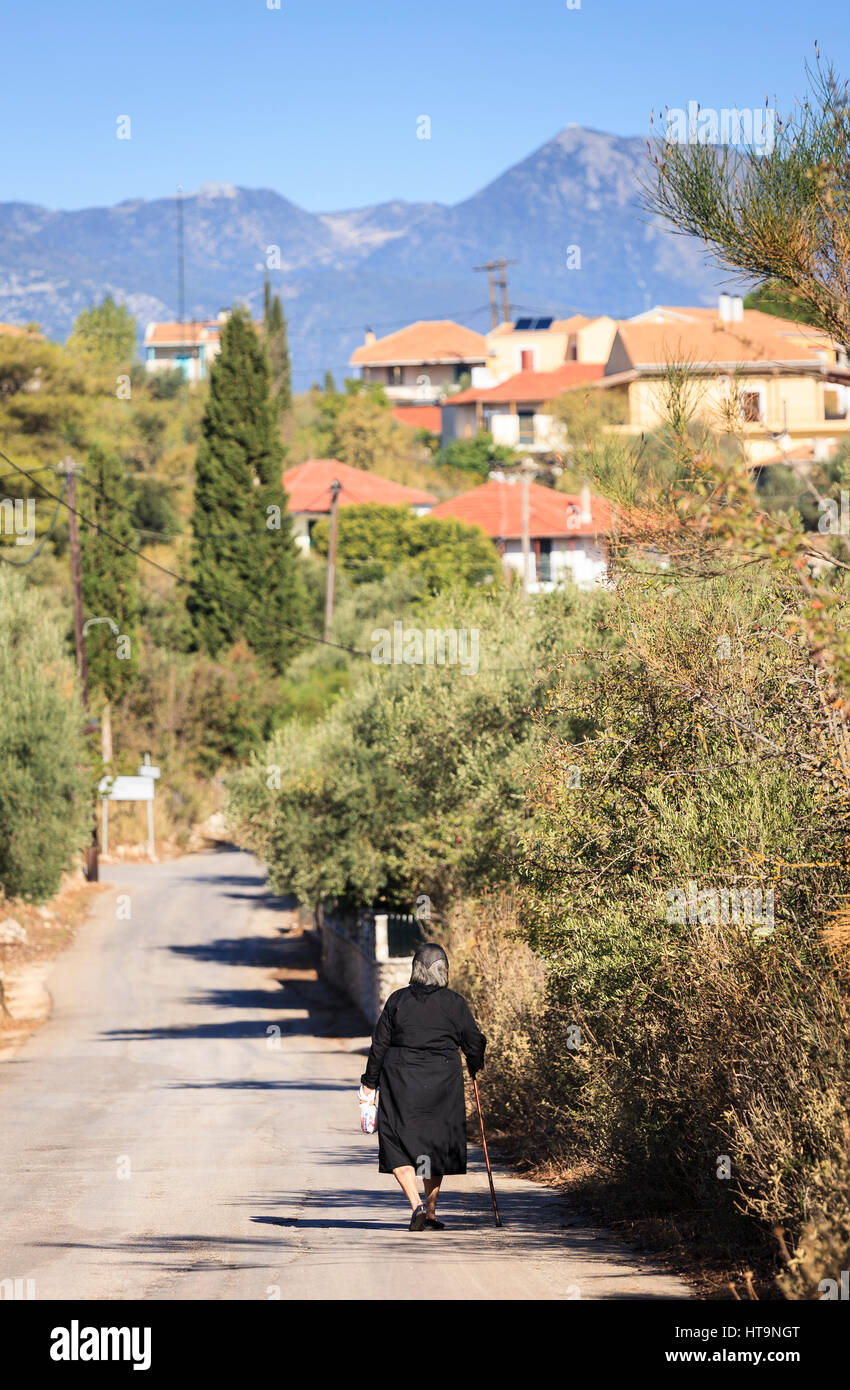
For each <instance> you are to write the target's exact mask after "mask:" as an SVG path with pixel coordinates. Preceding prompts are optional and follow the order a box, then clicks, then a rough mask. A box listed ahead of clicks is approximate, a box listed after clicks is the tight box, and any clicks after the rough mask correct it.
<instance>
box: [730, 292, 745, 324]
mask: <svg viewBox="0 0 850 1390" xmlns="http://www.w3.org/2000/svg"><path fill="white" fill-rule="evenodd" d="M743 319H744V301H743V299H742V298H741V296H740V295H739V294H735V295H733V296H732V322H733V323H742V322H743Z"/></svg>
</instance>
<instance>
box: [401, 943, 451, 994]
mask: <svg viewBox="0 0 850 1390" xmlns="http://www.w3.org/2000/svg"><path fill="white" fill-rule="evenodd" d="M410 983H411V984H412V985H447V984H448V983H449V958H448V956H447V955H446V953H445V951H444V950H443V948H442V946H436V945H434V944H432V943H430V942H429V943H428V945H427V946H420V947H419V950H418V951H417V952H416V954H415V956H414V957H413V968H412V970H411V972H410Z"/></svg>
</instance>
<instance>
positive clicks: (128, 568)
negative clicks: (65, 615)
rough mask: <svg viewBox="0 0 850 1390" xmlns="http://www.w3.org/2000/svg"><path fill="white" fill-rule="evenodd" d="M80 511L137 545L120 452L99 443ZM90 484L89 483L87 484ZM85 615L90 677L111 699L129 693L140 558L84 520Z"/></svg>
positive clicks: (89, 465)
mask: <svg viewBox="0 0 850 1390" xmlns="http://www.w3.org/2000/svg"><path fill="white" fill-rule="evenodd" d="M83 483H84V486H83V489H82V494H83V495H82V497H81V499H80V503H79V506H80V511H81V512H82V514H83V515H84V516H85V517H87V518H88V519H89V520H91V521H93V522H96V523H97V525H98V526H99V527H102V528H103V531H105V532H106V533H108V535H109V536H114V537H115V538H116V540H119V541H123V542H124V544H125V545H130V546H135V545H136V542H137V537H136V533H135V530H134V528H133V523H132V520H131V518H130V516H129V514H128V513H127V511H126V510H125V508H126V507H130V506H132V502H133V497H132V493H131V491H130V485H129V482H128V479H127V474H126V470H125V468H124V464H123V462H122V460H121V459H120V458H119V456H118V455H117V454H115V453H112V452H111V451H110V450H108V449H104V448H102V447H101V446H99V445H95V447H94V448H92V449H91V451H90V453H89V456H88V460H87V462H86V467H85V471H84V474H83ZM85 484H87V485H88V486H85ZM80 565H81V569H82V591H83V616H84V619H85V622H86V623H87V624H88V627H87V631H86V658H87V662H88V670H89V681H90V683H91V685H92V687H93V688H96V689H98V690H100V691H101V693H102V694H103V695H105V696H106V699H107V700H114V699H118V698H120V697H121V696H122V695H123V694H125V693H126V691H127V689H128V687H129V686H130V684H131V683H132V680H133V677H134V676H135V673H136V671H137V670H138V650H137V647H138V643H137V638H136V629H137V625H138V621H139V576H138V569H139V565H138V560H137V558H136V556H135V555H133V554H131V553H130V551H129V550H123V549H122V548H121V547H120V546H117V545H115V544H113V542H112V541H111V540H108V539H107V536H106V535H103V534H102V533H101V532H100V531H97V530H95V528H94V527H93V526H87V525H86V524H85V522H81V524H80Z"/></svg>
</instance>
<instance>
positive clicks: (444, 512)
mask: <svg viewBox="0 0 850 1390" xmlns="http://www.w3.org/2000/svg"><path fill="white" fill-rule="evenodd" d="M590 513H591V520H590V521H589V522H583V521H582V520H581V499H580V498H579V497H576V496H573V495H571V494H568V493H566V492H555V491H554V489H553V488H549V487H541V486H540V484H539V483H529V485H528V534H529V536H530V537H531V538H532V539H535V538H537V539H542V538H545V537H550V538H551V537H555V536H559V537H560V536H594V535H604V534H605V533H606V532H608V531H610V529H611V507H610V505H609V503H608V502H606V501H605V499H604V498H603V497H591V499H590ZM431 515H432V516H436V517H440V516H443V517H446V516H453V517H456V518H457V520H458V521H465V522H467V523H468V524H469V525H471V526H480V527H481V529H482V531H485V532H486V533H487V535H488V536H491V537H492V539H493V540H518V539H519V538H520V537H521V536H522V484H521V482H520V480H519V478H516V479H514V480H511V481H505V482H502V481H500V480H499V479H498V478H491V479H490V481H489V482H486V483H483V484H482V485H481V487H476V488H473V489H472V491H471V492H462V493H460V494H459V496H457V497H450V498H449V499H448V501H447V502H440V503H439V505H438V506H436V507H434V509H433V511H432V512H431Z"/></svg>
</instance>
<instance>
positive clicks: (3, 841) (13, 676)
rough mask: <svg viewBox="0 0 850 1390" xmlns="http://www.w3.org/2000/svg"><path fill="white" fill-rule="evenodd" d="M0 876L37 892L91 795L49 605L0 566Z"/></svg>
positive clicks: (43, 892) (40, 894)
mask: <svg viewBox="0 0 850 1390" xmlns="http://www.w3.org/2000/svg"><path fill="white" fill-rule="evenodd" d="M0 710H2V719H0V885H2V888H3V891H4V893H5V894H6V895H7V897H10V898H14V897H17V898H25V899H29V900H32V901H35V902H40V901H43V900H44V899H45V898H49V897H50V896H51V895H52V894H54V893H55V892H56V891H57V889H58V887H59V883H60V880H61V877H62V874H63V872H64V871H65V870H67V869H69V868H70V867H71V865H72V864H73V862H74V857H75V855H76V853H77V852H78V851H79V850H80V849H81V847H82V846H83V845H85V844H86V843H87V841H88V838H89V835H90V831H91V823H92V814H93V805H92V800H91V786H90V776H89V773H88V767H87V764H88V754H87V750H86V746H85V741H84V735H83V720H82V711H81V707H80V697H79V691H78V689H77V683H76V678H75V674H74V667H73V664H72V662H71V661H70V660H69V658H68V656H67V655H66V652H65V648H64V643H63V633H62V627H61V621H60V617H59V613H58V608H57V606H56V605H55V604H54V602H53V601H52V599H50V598H49V596H48V595H46V594H45V593H44V592H43V591H41V590H36V589H30V588H27V586H26V585H25V584H24V582H23V580H22V578H21V577H20V576H19V575H16V574H14V573H12V572H10V571H9V570H8V569H6V568H5V567H4V568H0Z"/></svg>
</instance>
